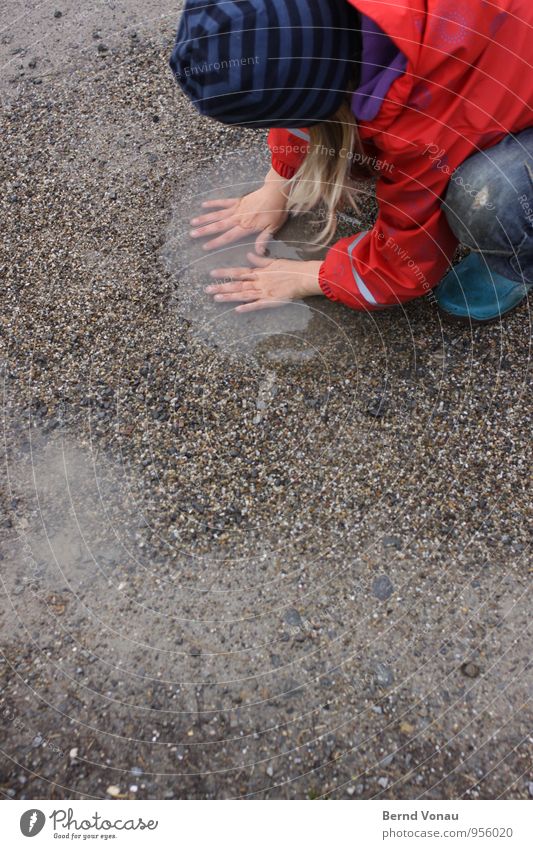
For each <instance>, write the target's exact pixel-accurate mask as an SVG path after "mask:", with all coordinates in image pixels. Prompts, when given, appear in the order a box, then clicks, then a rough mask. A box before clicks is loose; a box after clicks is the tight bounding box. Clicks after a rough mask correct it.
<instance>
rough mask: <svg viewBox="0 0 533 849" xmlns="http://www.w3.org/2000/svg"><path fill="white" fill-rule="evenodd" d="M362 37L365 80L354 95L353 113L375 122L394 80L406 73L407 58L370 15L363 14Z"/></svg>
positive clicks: (363, 79)
mask: <svg viewBox="0 0 533 849" xmlns="http://www.w3.org/2000/svg"><path fill="white" fill-rule="evenodd" d="M361 35H362V40H363V48H362V58H361V79H360V82H359V88H358V89H357V91H355V92H354V94H353V96H352V112H353V114H354V115H355V117H356V118H357V120H358V121H372V120H373V119H374V118H375V117H376V115H377V114H378V112H379V110H380V109H381V104H382V103H383V100H384V99H385V97H386V95H387V92H388V90H389V89H390V87H391V85H392V84H393V82H394V80H396V79H397V78H398V77H401V76H402V74H405V71H406V68H407V58H406V57H405V56H404V54H403V53H402V52H401V50H400V49H399V48H398V47H396V45H395V44H394V42H393V41H392V40H391V39H390V38H389V37H388V35H386V34H385V33H384V32H383V30H382V29H381V28H380V27H379V26H378V25H377V24H376V23H374V21H373V20H372V19H371V18H369V17H368V16H367V15H361Z"/></svg>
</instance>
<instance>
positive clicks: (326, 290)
mask: <svg viewBox="0 0 533 849" xmlns="http://www.w3.org/2000/svg"><path fill="white" fill-rule="evenodd" d="M318 285H319V286H320V288H321V290H322V293H323V294H324V295H325V296H326V298H329V299H330V301H338V300H339V299H338V297H337V295H336V294H335V292H334V291H333V289H332V288H331V286H330V285H329V283H328V280H327V277H326V263H325V261H324V262H323V263H322V265H321V266H320V268H319V270H318Z"/></svg>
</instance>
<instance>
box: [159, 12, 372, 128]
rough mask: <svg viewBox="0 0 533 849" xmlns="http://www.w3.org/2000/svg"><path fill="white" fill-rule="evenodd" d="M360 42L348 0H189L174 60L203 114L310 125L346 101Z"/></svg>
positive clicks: (232, 120) (226, 120)
mask: <svg viewBox="0 0 533 849" xmlns="http://www.w3.org/2000/svg"><path fill="white" fill-rule="evenodd" d="M359 44H360V38H359V13H358V12H356V10H355V9H354V7H353V6H352V5H351V4H350V3H349V2H348V0H234V2H232V0H186V3H185V8H184V11H183V15H182V17H181V20H180V24H179V29H178V34H177V38H176V45H175V47H174V51H173V53H172V57H171V60H170V65H171V67H172V70H173V71H174V74H175V75H176V78H177V80H178V82H179V84H180V86H181V88H182V89H183V91H184V92H185V94H186V95H187V97H188V98H189V99H190V100H191V101H192V102H193V103H194V105H195V106H196V108H197V109H198V110H199V112H201V113H202V115H208V116H209V117H211V118H215V119H216V120H217V121H221V122H222V123H223V124H239V125H240V126H242V127H287V128H295V127H306V126H307V127H308V126H310V125H312V124H317V123H318V122H320V121H323V120H325V119H327V118H329V117H331V115H333V113H334V112H335V111H336V110H337V109H338V107H339V106H340V105H341V103H342V100H343V98H344V96H345V92H346V89H347V85H348V82H349V80H350V77H351V76H352V74H353V71H354V62H355V61H357V60H358V59H359V55H358V54H359Z"/></svg>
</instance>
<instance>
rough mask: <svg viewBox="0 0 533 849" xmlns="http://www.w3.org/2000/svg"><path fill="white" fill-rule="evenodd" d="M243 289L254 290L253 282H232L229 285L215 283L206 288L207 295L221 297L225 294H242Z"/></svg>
mask: <svg viewBox="0 0 533 849" xmlns="http://www.w3.org/2000/svg"><path fill="white" fill-rule="evenodd" d="M245 289H254V285H253V280H234V281H232V282H231V283H216V284H215V285H213V286H206V287H205V291H206V292H207V294H208V295H222V294H226V293H227V292H244V290H245Z"/></svg>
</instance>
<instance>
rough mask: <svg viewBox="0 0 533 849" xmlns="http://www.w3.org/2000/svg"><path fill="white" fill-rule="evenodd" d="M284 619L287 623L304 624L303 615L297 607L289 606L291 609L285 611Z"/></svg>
mask: <svg viewBox="0 0 533 849" xmlns="http://www.w3.org/2000/svg"><path fill="white" fill-rule="evenodd" d="M283 619H284V620H285V622H286V623H287V625H294V626H300V625H301V624H302V617H301V616H300V614H299V613H298V611H297V610H296V608H295V607H289V609H288V610H286V611H285V614H284V616H283Z"/></svg>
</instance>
